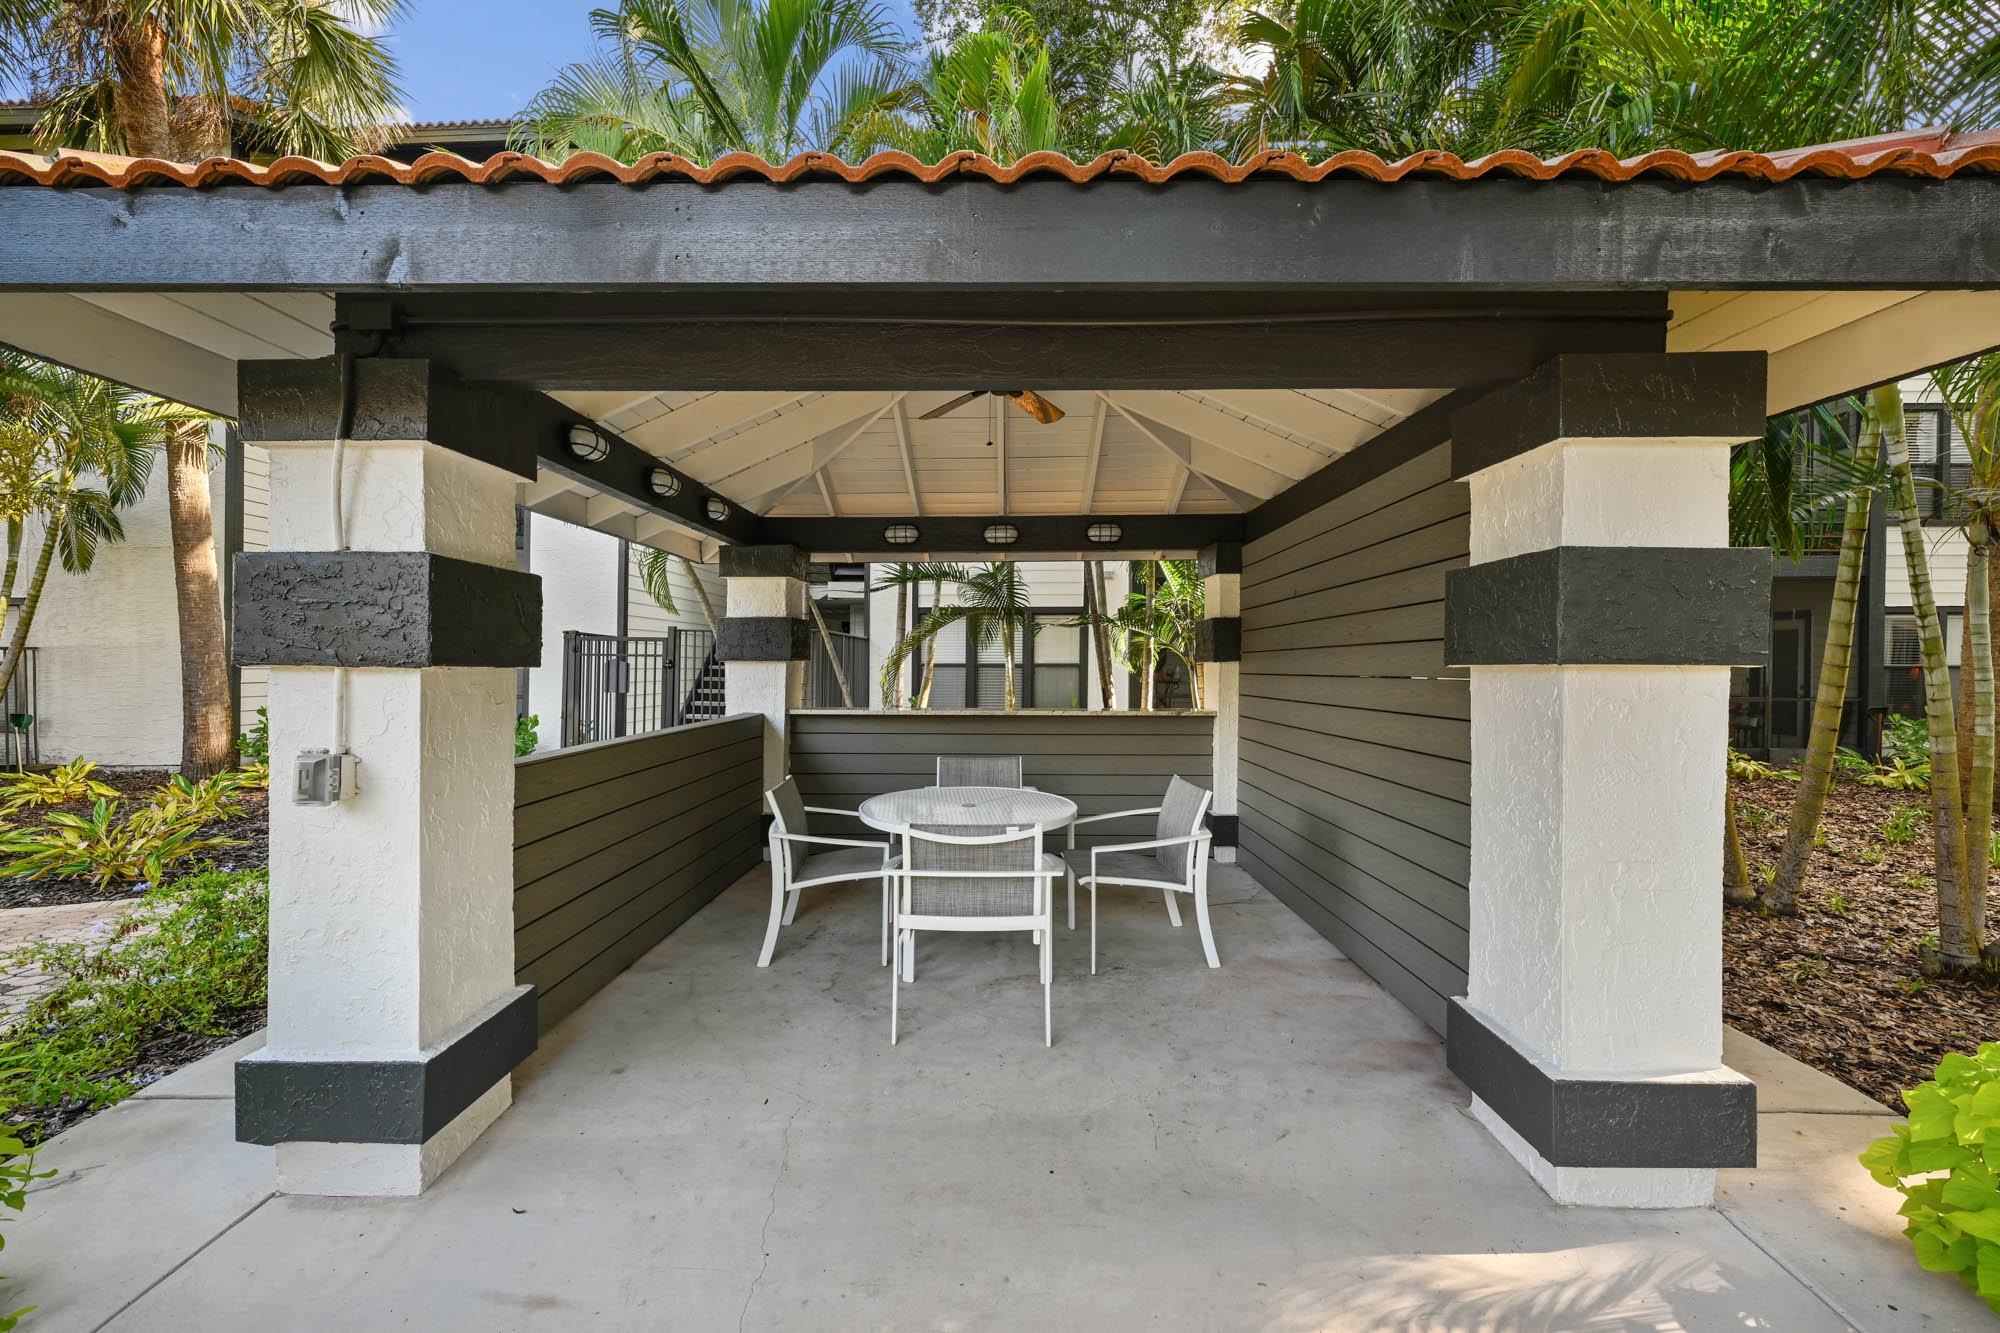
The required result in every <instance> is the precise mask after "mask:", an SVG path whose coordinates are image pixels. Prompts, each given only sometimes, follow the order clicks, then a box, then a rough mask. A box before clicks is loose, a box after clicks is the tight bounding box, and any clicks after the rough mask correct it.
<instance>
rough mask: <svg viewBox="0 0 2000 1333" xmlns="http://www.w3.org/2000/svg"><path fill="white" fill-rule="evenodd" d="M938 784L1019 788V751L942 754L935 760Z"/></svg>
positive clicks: (945, 785) (946, 785)
mask: <svg viewBox="0 0 2000 1333" xmlns="http://www.w3.org/2000/svg"><path fill="white" fill-rule="evenodd" d="M937 785H938V786H940V787H1018V786H1020V785H1021V756H1020V755H1018V754H941V755H939V756H938V761H937Z"/></svg>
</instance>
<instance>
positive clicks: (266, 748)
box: [236, 708, 271, 765]
mask: <svg viewBox="0 0 2000 1333" xmlns="http://www.w3.org/2000/svg"><path fill="white" fill-rule="evenodd" d="M236 753H237V754H238V755H239V756H241V757H242V759H243V762H244V763H246V764H253V765H254V764H265V765H269V764H270V762H271V715H270V714H269V713H267V712H266V711H264V710H263V709H261V708H260V709H258V710H257V720H256V721H255V722H253V723H251V724H250V729H249V730H248V731H246V732H244V733H243V734H242V735H241V736H238V737H237V738H236Z"/></svg>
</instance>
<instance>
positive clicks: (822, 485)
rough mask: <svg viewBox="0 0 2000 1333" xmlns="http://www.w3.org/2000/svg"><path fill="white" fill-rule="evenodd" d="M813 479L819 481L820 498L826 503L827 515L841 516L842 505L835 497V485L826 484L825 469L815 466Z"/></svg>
mask: <svg viewBox="0 0 2000 1333" xmlns="http://www.w3.org/2000/svg"><path fill="white" fill-rule="evenodd" d="M813 480H814V481H816V482H818V483H819V498H820V499H821V500H822V501H824V502H825V503H826V516H827V517H828V518H839V517H840V505H839V504H838V503H837V502H836V501H835V500H834V498H833V487H831V486H829V485H827V484H826V471H825V469H823V468H815V469H814V470H813Z"/></svg>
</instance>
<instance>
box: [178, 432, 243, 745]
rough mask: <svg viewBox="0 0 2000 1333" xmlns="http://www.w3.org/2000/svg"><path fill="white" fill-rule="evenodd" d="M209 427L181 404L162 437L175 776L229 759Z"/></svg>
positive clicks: (230, 717) (232, 726) (230, 726)
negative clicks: (174, 672) (177, 659)
mask: <svg viewBox="0 0 2000 1333" xmlns="http://www.w3.org/2000/svg"><path fill="white" fill-rule="evenodd" d="M208 429H209V418H208V417H207V415H206V414H203V413H197V412H187V413H185V414H184V415H183V416H181V417H180V418H179V419H178V420H176V421H175V423H174V425H173V428H172V429H171V430H170V431H169V432H168V435H167V439H166V441H165V444H164V447H165V450H166V455H167V526H168V530H169V533H170V536H171V538H172V541H173V547H174V605H175V611H176V613H177V615H178V618H179V621H180V645H181V776H182V777H184V778H186V779H187V780H188V781H190V782H200V781H201V780H203V779H204V778H209V777H213V776H214V775H215V774H217V773H221V772H224V771H225V770H228V769H232V768H234V767H236V718H235V716H234V714H233V713H232V711H231V708H230V699H229V654H228V652H227V650H226V648H225V646H224V645H225V643H226V642H227V639H228V634H227V631H226V629H225V627H224V624H223V619H222V587H221V584H220V583H219V581H218V580H217V578H216V558H215V519H214V515H213V514H211V513H210V512H209V502H208V461H209V456H210V453H211V452H212V451H211V450H210V448H209V443H208V439H209V435H208Z"/></svg>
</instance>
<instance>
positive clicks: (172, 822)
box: [0, 800, 242, 890]
mask: <svg viewBox="0 0 2000 1333" xmlns="http://www.w3.org/2000/svg"><path fill="white" fill-rule="evenodd" d="M203 822H204V821H203V819H202V817H201V815H200V814H199V813H197V812H195V811H193V810H185V809H183V810H176V809H173V808H171V807H170V806H166V805H161V804H157V803H156V804H149V805H144V806H141V807H140V808H139V809H137V810H135V811H133V812H132V813H131V814H129V815H125V816H124V817H122V818H120V817H119V816H118V815H117V814H116V813H115V812H114V811H113V808H112V804H111V802H110V801H106V800H100V801H98V802H97V804H96V805H94V806H93V807H91V811H90V813H89V814H88V815H72V814H65V813H60V812H59V813H56V814H53V815H50V816H49V817H48V822H47V823H45V824H42V825H39V826H36V827H33V828H25V829H14V830H12V831H10V832H8V833H7V834H5V835H4V836H0V875H11V876H15V877H19V878H25V879H43V878H49V879H77V878H83V877H86V876H87V877H88V878H90V879H93V880H95V881H96V882H97V887H98V888H99V889H100V890H101V889H104V888H106V887H108V886H109V885H111V884H112V883H113V882H114V881H121V880H125V881H129V880H148V881H152V882H155V883H157V882H158V881H159V879H160V877H161V875H162V874H164V873H165V871H166V869H167V868H168V867H169V866H172V865H175V864H177V863H179V862H181V861H185V860H187V859H188V858H189V857H191V856H198V855H200V854H201V853H203V852H210V851H217V850H219V849H221V848H224V847H239V846H241V845H242V839H240V838H225V837H220V836H218V835H215V834H205V833H203V832H202V823H203Z"/></svg>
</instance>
